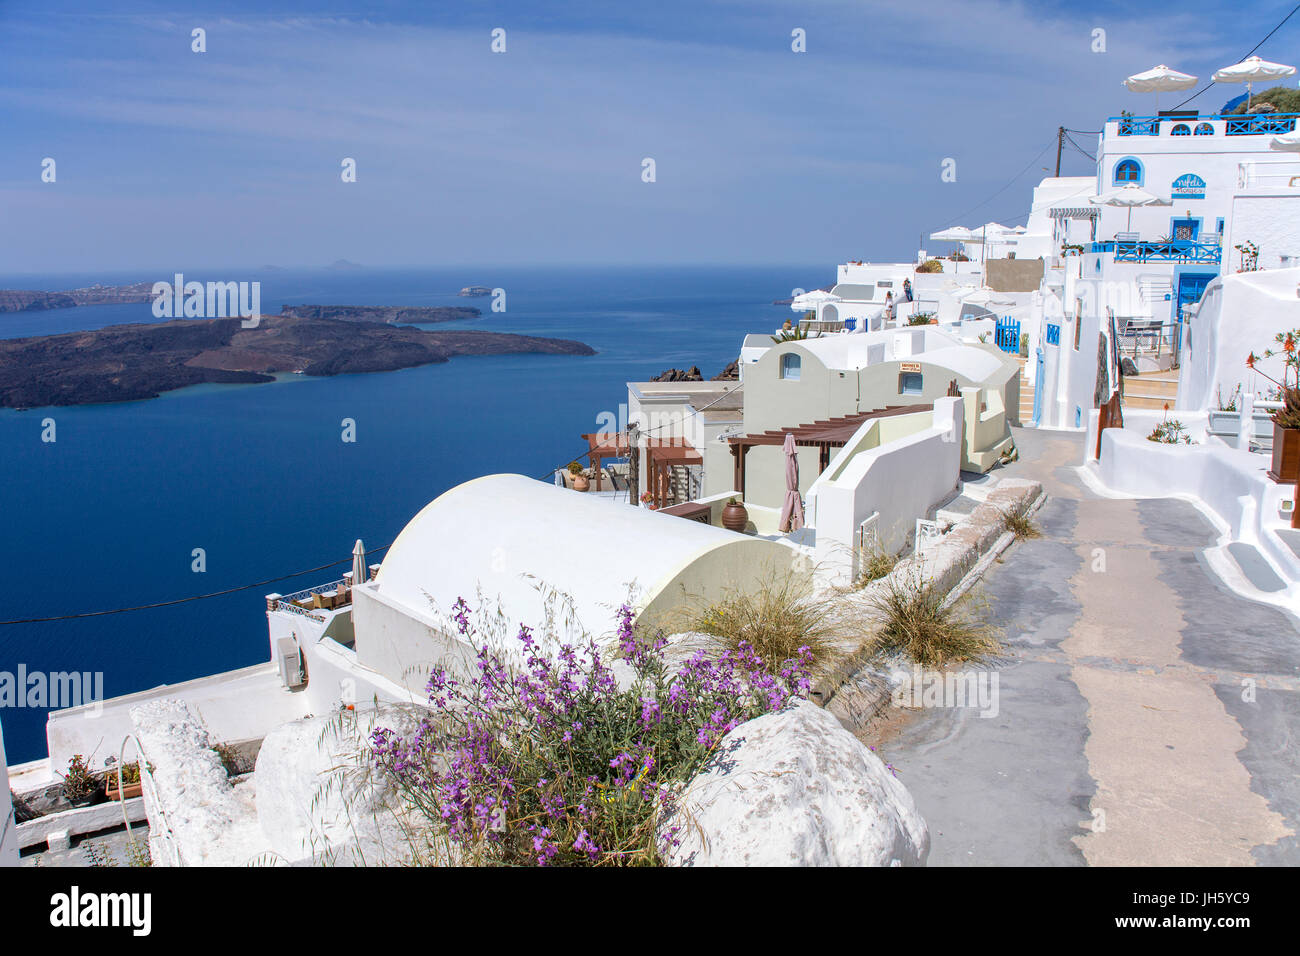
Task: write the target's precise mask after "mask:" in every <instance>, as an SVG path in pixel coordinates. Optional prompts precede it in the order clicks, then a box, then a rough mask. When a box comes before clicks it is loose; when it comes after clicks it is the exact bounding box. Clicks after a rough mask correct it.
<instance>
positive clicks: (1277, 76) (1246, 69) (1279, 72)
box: [1214, 56, 1295, 109]
mask: <svg viewBox="0 0 1300 956" xmlns="http://www.w3.org/2000/svg"><path fill="white" fill-rule="evenodd" d="M1294 75H1295V67H1294V66H1287V65H1286V64H1284V63H1270V62H1269V61H1268V60H1261V59H1260V58H1259V57H1257V56H1252V57H1247V58H1246V59H1244V60H1242V61H1241V62H1240V63H1234V64H1232V66H1225V67H1224V68H1223V69H1222V70H1217V71H1216V72H1215V74H1214V82H1215V83H1245V84H1246V109H1250V94H1251V89H1252V87H1253V85H1254V84H1255V83H1259V82H1261V81H1266V80H1281V79H1285V78H1286V77H1288V76H1294Z"/></svg>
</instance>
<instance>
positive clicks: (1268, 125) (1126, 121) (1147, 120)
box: [1106, 112, 1300, 137]
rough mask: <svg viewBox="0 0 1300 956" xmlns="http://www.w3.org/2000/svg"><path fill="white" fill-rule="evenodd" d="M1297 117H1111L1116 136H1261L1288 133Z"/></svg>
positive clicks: (1288, 114)
mask: <svg viewBox="0 0 1300 956" xmlns="http://www.w3.org/2000/svg"><path fill="white" fill-rule="evenodd" d="M1297 119H1300V113H1241V114H1235V115H1231V116H1200V115H1198V114H1196V113H1190V112H1189V113H1186V114H1173V115H1170V114H1161V115H1158V116H1112V117H1110V118H1109V119H1107V120H1106V124H1107V127H1108V129H1109V126H1110V124H1111V123H1114V124H1115V132H1116V134H1117V135H1119V136H1161V135H1164V136H1190V137H1195V136H1263V135H1276V134H1278V133H1289V132H1291V131H1292V130H1293V129H1295V126H1296V120H1297Z"/></svg>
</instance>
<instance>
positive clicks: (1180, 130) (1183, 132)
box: [1169, 123, 1192, 136]
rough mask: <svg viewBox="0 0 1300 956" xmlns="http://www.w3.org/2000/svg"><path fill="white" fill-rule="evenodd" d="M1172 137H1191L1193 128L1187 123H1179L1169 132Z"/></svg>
mask: <svg viewBox="0 0 1300 956" xmlns="http://www.w3.org/2000/svg"><path fill="white" fill-rule="evenodd" d="M1169 135H1170V136H1191V135H1192V128H1191V127H1190V126H1188V125H1187V124H1186V123H1179V124H1178V125H1177V126H1175V127H1174V128H1173V129H1171V130H1170V131H1169Z"/></svg>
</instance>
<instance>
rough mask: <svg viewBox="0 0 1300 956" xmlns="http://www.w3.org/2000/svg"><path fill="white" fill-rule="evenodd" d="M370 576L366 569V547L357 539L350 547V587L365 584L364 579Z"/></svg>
mask: <svg viewBox="0 0 1300 956" xmlns="http://www.w3.org/2000/svg"><path fill="white" fill-rule="evenodd" d="M369 576H370V572H369V570H368V569H367V568H366V546H365V545H364V544H362V543H361V539H360V538H357V543H356V544H354V545H353V546H352V586H353V587H356V586H357V585H359V584H365V583H366V578H368V577H369Z"/></svg>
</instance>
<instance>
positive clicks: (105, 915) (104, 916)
mask: <svg viewBox="0 0 1300 956" xmlns="http://www.w3.org/2000/svg"><path fill="white" fill-rule="evenodd" d="M50 925H51V926H56V927H60V928H69V929H71V928H75V927H80V926H95V927H123V926H125V927H128V928H129V929H130V930H131V932H132V935H133V936H148V935H149V933H150V931H151V930H152V929H153V895H152V894H151V893H84V894H83V893H82V892H81V888H80V887H77V886H74V887H72V889H71V890H70V891H69V892H67V893H55V894H54V895H53V896H51V897H50Z"/></svg>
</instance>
